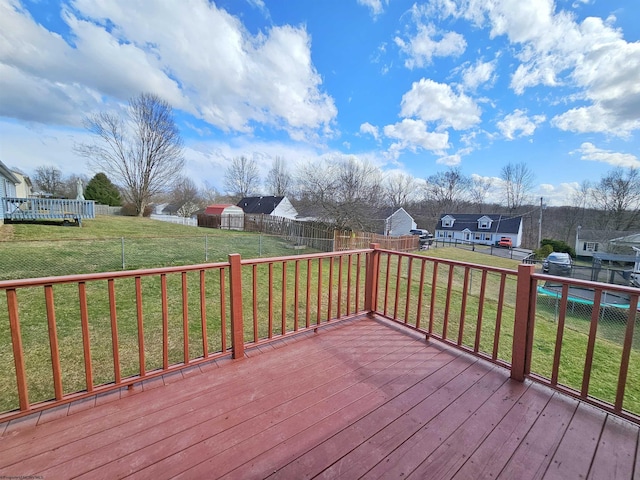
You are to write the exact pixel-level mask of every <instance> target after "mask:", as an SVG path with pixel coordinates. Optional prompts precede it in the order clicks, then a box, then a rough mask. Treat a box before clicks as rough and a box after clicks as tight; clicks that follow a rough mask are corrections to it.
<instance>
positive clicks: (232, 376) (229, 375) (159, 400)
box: [12, 335, 348, 446]
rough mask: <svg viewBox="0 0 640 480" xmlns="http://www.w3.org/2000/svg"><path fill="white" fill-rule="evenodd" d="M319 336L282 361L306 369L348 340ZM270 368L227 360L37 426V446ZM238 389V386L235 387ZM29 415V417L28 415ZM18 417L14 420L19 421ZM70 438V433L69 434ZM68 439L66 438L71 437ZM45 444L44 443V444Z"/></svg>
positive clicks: (23, 438)
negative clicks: (203, 372) (207, 371)
mask: <svg viewBox="0 0 640 480" xmlns="http://www.w3.org/2000/svg"><path fill="white" fill-rule="evenodd" d="M321 337H322V335H319V336H318V337H316V339H315V340H316V341H315V342H312V343H309V344H307V345H306V347H307V349H306V350H305V352H304V355H300V353H299V352H295V351H291V352H286V354H285V352H283V355H282V361H284V362H287V365H289V368H290V369H292V370H295V368H297V367H300V368H306V367H307V365H308V363H307V362H309V361H313V359H314V358H315V357H313V356H314V355H319V357H318V358H324V356H323V355H326V354H327V352H331V351H332V349H333V348H340V347H341V345H342V342H347V341H348V340H347V339H344V340H342V341H341V340H336V341H335V342H332V343H330V344H329V345H327V344H326V342H325V341H324V338H321ZM268 369H269V367H268V366H266V365H264V364H263V363H262V362H261V363H258V364H252V365H249V364H246V363H244V362H242V361H240V362H230V363H229V364H228V365H226V366H225V368H222V369H214V370H213V373H212V374H211V375H209V376H208V377H207V382H203V381H202V380H201V379H195V380H194V379H189V380H188V381H186V382H184V383H180V384H179V385H178V386H172V387H167V389H166V390H162V391H161V392H156V395H153V394H152V393H148V394H146V395H145V396H144V398H138V399H135V398H130V399H127V401H126V402H115V403H113V402H111V405H108V406H104V407H103V408H101V409H99V410H97V409H89V410H85V411H83V412H81V413H78V414H76V415H73V416H72V417H71V418H70V419H68V420H66V421H65V423H64V425H63V426H60V424H56V425H55V426H51V427H49V428H48V427H42V428H40V429H38V432H37V438H38V440H39V441H38V443H39V445H43V443H44V442H45V440H44V439H45V437H46V436H47V435H49V434H51V435H52V436H53V438H55V442H56V443H59V439H60V435H61V434H63V432H64V430H65V429H66V430H68V431H69V432H71V433H74V434H75V435H76V438H83V437H84V436H86V435H90V434H92V433H95V432H97V431H99V429H100V425H101V422H104V423H106V424H108V425H109V426H113V422H114V419H112V418H109V417H110V416H111V415H115V416H116V417H117V420H115V421H116V422H118V421H119V422H121V423H126V422H127V421H129V420H130V419H132V418H137V417H138V416H139V413H140V412H139V409H140V407H141V406H144V409H145V413H147V414H149V413H151V412H153V411H155V410H161V409H165V408H167V407H169V406H171V405H178V404H180V403H182V402H184V401H186V400H190V399H192V398H193V397H195V396H197V395H199V394H201V393H202V392H205V393H206V391H207V390H212V389H216V388H225V389H233V388H234V387H235V386H236V384H241V383H247V384H250V383H251V382H252V379H253V378H254V377H257V379H258V381H262V380H264V379H265V371H267V372H268ZM236 388H237V387H236ZM123 390H126V388H125V389H120V390H115V391H111V392H108V393H104V394H100V395H98V396H97V401H96V403H97V404H99V403H100V401H101V398H106V397H110V398H111V397H117V398H120V395H121V392H122V391H123ZM29 418H30V417H29ZM20 421H21V419H19V420H18V421H14V422H12V423H15V422H20ZM34 438H35V437H34V431H31V430H28V429H24V428H23V429H22V431H20V432H19V433H17V434H16V436H15V438H12V444H13V445H15V446H18V445H20V444H21V443H24V444H30V443H33V439H34ZM71 438H73V436H72V437H71ZM71 438H70V439H69V440H71ZM43 446H46V445H43Z"/></svg>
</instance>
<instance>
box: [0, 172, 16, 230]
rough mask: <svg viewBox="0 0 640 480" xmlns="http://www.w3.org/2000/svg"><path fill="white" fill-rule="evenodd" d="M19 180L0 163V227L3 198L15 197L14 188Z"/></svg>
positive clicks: (2, 218)
mask: <svg viewBox="0 0 640 480" xmlns="http://www.w3.org/2000/svg"><path fill="white" fill-rule="evenodd" d="M19 184H20V180H19V179H18V178H17V177H16V176H15V175H14V174H13V172H12V171H11V170H9V168H8V167H7V166H6V165H5V164H4V163H2V161H0V225H2V224H4V211H5V201H4V198H5V197H15V196H16V186H17V185H19Z"/></svg>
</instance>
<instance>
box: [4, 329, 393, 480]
mask: <svg viewBox="0 0 640 480" xmlns="http://www.w3.org/2000/svg"><path fill="white" fill-rule="evenodd" d="M370 343H371V342H370V339H367V340H364V339H363V341H362V342H361V345H358V342H357V341H354V342H352V344H353V350H352V352H353V354H354V355H358V354H364V355H366V354H368V353H369V351H371V350H373V351H375V350H376V349H375V348H374V347H373V346H371V345H369V344H370ZM302 354H303V355H304V352H302ZM383 354H384V352H380V351H379V353H378V354H376V357H377V356H380V355H383ZM306 358H307V359H308V361H309V362H313V361H319V362H322V363H323V365H325V366H327V367H330V366H331V362H332V361H335V358H334V356H332V355H331V354H330V352H328V351H325V350H321V351H319V352H318V356H313V355H310V356H307V357H306ZM274 359H276V360H277V359H278V358H277V357H274ZM300 367H301V372H303V371H304V369H305V368H307V365H306V364H303V365H301V366H300ZM274 371H275V372H276V373H277V375H276V376H274V375H267V376H265V375H262V376H260V377H259V378H258V379H256V380H253V382H237V381H236V382H235V384H234V383H233V382H232V383H227V384H226V385H224V387H223V388H221V389H213V390H212V391H204V392H200V395H199V396H197V397H195V396H192V398H191V399H190V401H189V408H190V409H191V410H192V411H193V410H195V411H196V412H202V414H203V416H202V417H198V415H197V414H191V415H189V416H188V418H186V419H185V418H182V415H183V414H184V412H183V409H184V406H183V405H182V404H176V405H174V406H173V407H171V408H169V407H167V408H165V409H160V410H159V411H158V414H157V415H155V416H151V412H145V413H146V415H145V416H144V417H141V418H133V419H130V421H129V422H127V423H126V424H125V423H119V424H118V425H117V428H110V429H105V430H104V431H102V430H96V434H95V435H94V436H90V437H88V438H89V440H90V441H86V440H87V436H84V437H82V438H80V439H79V440H78V441H77V442H75V443H73V442H71V443H68V444H67V445H65V446H64V447H61V448H58V449H55V451H54V450H47V451H45V452H44V453H43V454H42V455H40V456H36V457H33V458H31V459H30V461H29V465H28V468H29V472H31V473H33V472H38V471H40V470H39V467H41V466H42V465H50V463H51V462H52V461H55V462H57V463H56V464H57V465H61V464H63V463H67V465H64V466H61V467H60V468H61V469H63V470H64V471H65V474H70V473H71V472H74V470H73V468H71V465H70V464H80V465H81V467H80V468H84V469H87V468H89V467H91V466H92V463H91V462H90V460H93V461H94V462H96V465H95V466H98V465H99V464H102V463H104V462H105V461H109V460H110V458H111V457H115V458H117V455H118V454H120V455H126V454H127V453H129V451H128V450H127V448H136V446H135V443H133V445H134V447H131V445H132V442H135V441H138V442H153V441H154V440H155V439H156V436H154V433H157V434H158V436H159V437H160V438H163V437H164V436H168V435H170V434H171V433H172V430H171V428H170V427H171V426H172V425H173V426H174V427H175V428H178V429H181V430H185V429H187V428H189V426H190V425H197V424H198V423H201V422H202V421H203V419H206V418H207V417H208V416H209V415H215V413H218V414H220V415H222V414H223V413H224V411H225V409H226V408H228V407H227V406H229V405H231V406H233V407H234V408H235V407H237V401H236V402H234V401H233V400H234V396H237V395H242V393H243V391H246V394H247V395H249V396H250V397H251V398H250V399H248V400H247V402H249V401H251V400H252V399H254V398H255V395H256V394H257V393H259V394H262V395H264V394H268V393H270V392H271V391H275V392H277V391H278V390H279V389H280V388H281V386H280V385H279V384H277V383H273V382H275V381H276V380H277V378H283V379H284V380H285V383H286V376H287V374H289V375H291V374H294V375H295V374H296V372H295V370H294V371H293V372H287V371H286V370H279V369H274ZM175 385H178V384H175ZM175 385H172V387H174V386H175ZM180 385H182V387H183V389H184V388H187V387H188V385H187V382H186V381H185V382H183V383H181V384H180ZM233 387H235V388H233ZM238 388H240V389H241V390H242V391H238ZM167 390H169V387H168V388H167ZM188 390H189V388H187V391H188ZM214 390H215V398H216V400H217V401H216V403H215V409H213V410H212V409H208V410H198V408H201V407H202V406H205V407H206V406H207V405H209V404H210V403H211V402H212V399H211V398H210V395H212V394H213V393H214ZM155 392H157V393H156V395H159V396H160V401H162V399H163V398H165V397H169V398H171V395H168V394H167V393H166V392H161V391H159V390H154V392H151V393H155ZM256 392H257V393H256ZM216 409H217V410H216ZM167 422H170V424H167ZM150 423H153V425H154V427H153V428H155V432H154V431H152V430H153V428H152V429H150V428H149V424H150ZM92 426H94V425H92ZM136 433H138V434H139V435H138V436H136V437H132V435H134V434H136ZM123 436H125V437H127V438H126V441H122V440H121V439H122V437H123ZM145 436H146V438H145ZM112 444H113V448H111V449H109V448H108V446H109V445H112ZM144 444H146V443H143V445H144ZM40 447H41V449H42V448H44V447H43V446H42V445H40ZM138 447H139V446H138ZM100 448H105V449H106V454H105V453H102V452H101V451H100ZM65 453H66V454H67V455H68V456H69V457H68V458H66V457H65ZM82 454H85V456H82V457H79V456H80V455H82ZM86 454H89V455H88V456H87V455H86ZM89 457H90V458H89ZM65 461H66V462H65ZM9 471H10V472H11V470H9ZM57 471H58V470H52V471H51V473H56V472H57Z"/></svg>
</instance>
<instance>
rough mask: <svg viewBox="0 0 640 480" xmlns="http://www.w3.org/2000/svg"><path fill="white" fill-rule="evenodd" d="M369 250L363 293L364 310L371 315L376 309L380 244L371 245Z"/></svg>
mask: <svg viewBox="0 0 640 480" xmlns="http://www.w3.org/2000/svg"><path fill="white" fill-rule="evenodd" d="M369 248H371V249H372V251H371V253H369V259H368V262H367V273H366V279H365V292H364V309H365V310H366V311H367V313H373V312H375V311H376V310H377V309H378V275H379V272H380V250H379V248H380V244H379V243H372V244H371V245H370V246H369Z"/></svg>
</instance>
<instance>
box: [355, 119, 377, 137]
mask: <svg viewBox="0 0 640 480" xmlns="http://www.w3.org/2000/svg"><path fill="white" fill-rule="evenodd" d="M360 133H364V134H367V135H371V136H372V137H373V138H374V139H376V140H378V138H379V133H378V127H376V126H375V125H371V124H370V123H369V122H365V123H363V124H362V125H360Z"/></svg>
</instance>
